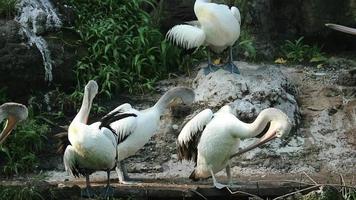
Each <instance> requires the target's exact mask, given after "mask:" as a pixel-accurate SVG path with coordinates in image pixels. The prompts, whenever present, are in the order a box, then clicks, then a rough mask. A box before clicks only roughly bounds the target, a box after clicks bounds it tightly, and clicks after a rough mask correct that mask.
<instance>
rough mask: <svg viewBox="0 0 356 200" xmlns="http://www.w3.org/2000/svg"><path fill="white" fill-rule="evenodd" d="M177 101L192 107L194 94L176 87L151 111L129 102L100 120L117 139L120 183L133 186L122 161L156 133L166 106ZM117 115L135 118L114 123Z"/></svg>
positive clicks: (188, 89) (190, 90) (189, 90)
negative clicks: (127, 115) (174, 100)
mask: <svg viewBox="0 0 356 200" xmlns="http://www.w3.org/2000/svg"><path fill="white" fill-rule="evenodd" d="M176 98H180V99H181V100H182V101H183V103H185V104H191V103H193V101H194V91H193V90H192V89H190V88H185V87H176V88H173V89H170V90H169V91H167V92H166V93H165V94H164V95H163V96H162V97H161V98H160V99H159V100H158V102H157V103H156V104H155V105H154V106H153V107H151V108H148V109H145V110H141V111H139V110H136V109H134V108H132V106H131V105H130V104H128V103H125V104H122V105H121V106H119V107H117V108H116V109H115V110H113V111H112V112H110V113H109V114H108V115H107V116H105V117H104V118H103V119H102V122H103V124H102V126H105V127H107V128H109V129H110V130H112V131H114V132H115V133H116V134H117V136H118V138H119V142H118V146H117V154H118V162H119V164H118V165H117V167H116V171H117V174H118V177H119V181H120V183H123V184H129V183H133V182H130V181H127V180H128V179H129V177H128V175H127V171H126V168H125V166H124V163H123V162H122V161H123V160H124V159H125V158H127V157H129V156H132V155H134V154H135V153H136V152H137V151H138V150H139V149H141V148H142V147H143V146H144V145H145V144H146V143H147V142H148V141H149V139H150V138H151V137H152V136H153V135H154V134H155V133H156V131H157V130H158V128H159V124H160V116H161V115H162V114H163V113H164V111H165V110H166V108H167V107H168V105H169V103H170V102H171V101H172V100H173V99H176ZM120 114H132V115H135V116H131V117H127V118H124V119H119V120H116V119H115V116H116V115H120Z"/></svg>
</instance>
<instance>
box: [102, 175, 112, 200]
mask: <svg viewBox="0 0 356 200" xmlns="http://www.w3.org/2000/svg"><path fill="white" fill-rule="evenodd" d="M106 173H107V177H108V180H107V183H106V187H105V188H104V191H103V195H102V197H103V199H107V198H109V197H112V196H113V195H114V188H113V187H111V186H110V170H107V171H106Z"/></svg>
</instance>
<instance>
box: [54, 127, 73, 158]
mask: <svg viewBox="0 0 356 200" xmlns="http://www.w3.org/2000/svg"><path fill="white" fill-rule="evenodd" d="M54 137H55V138H56V139H57V140H58V143H57V153H58V154H61V155H63V154H64V151H65V150H66V148H67V146H68V145H70V142H69V139H68V132H61V133H57V134H56V135H54Z"/></svg>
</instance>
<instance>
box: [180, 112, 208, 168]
mask: <svg viewBox="0 0 356 200" xmlns="http://www.w3.org/2000/svg"><path fill="white" fill-rule="evenodd" d="M212 118H213V112H212V111H211V110H210V109H205V110H203V111H201V112H200V113H198V114H197V115H196V116H195V117H193V119H191V120H190V121H189V122H188V123H187V124H186V125H185V126H184V127H183V129H182V131H181V132H180V134H179V136H178V140H177V147H178V159H179V160H183V159H185V160H192V161H195V162H196V160H197V155H198V143H199V140H200V137H201V134H202V133H203V131H204V128H205V127H206V125H207V124H208V123H209V122H210V120H211V119H212Z"/></svg>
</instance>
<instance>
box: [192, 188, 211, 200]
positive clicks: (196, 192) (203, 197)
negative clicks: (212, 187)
mask: <svg viewBox="0 0 356 200" xmlns="http://www.w3.org/2000/svg"><path fill="white" fill-rule="evenodd" d="M188 190H189V191H191V192H193V193H194V194H196V195H198V196H200V197H201V198H202V199H204V200H208V199H207V198H206V197H205V196H204V195H202V194H201V193H200V192H198V191H196V190H193V189H188Z"/></svg>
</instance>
